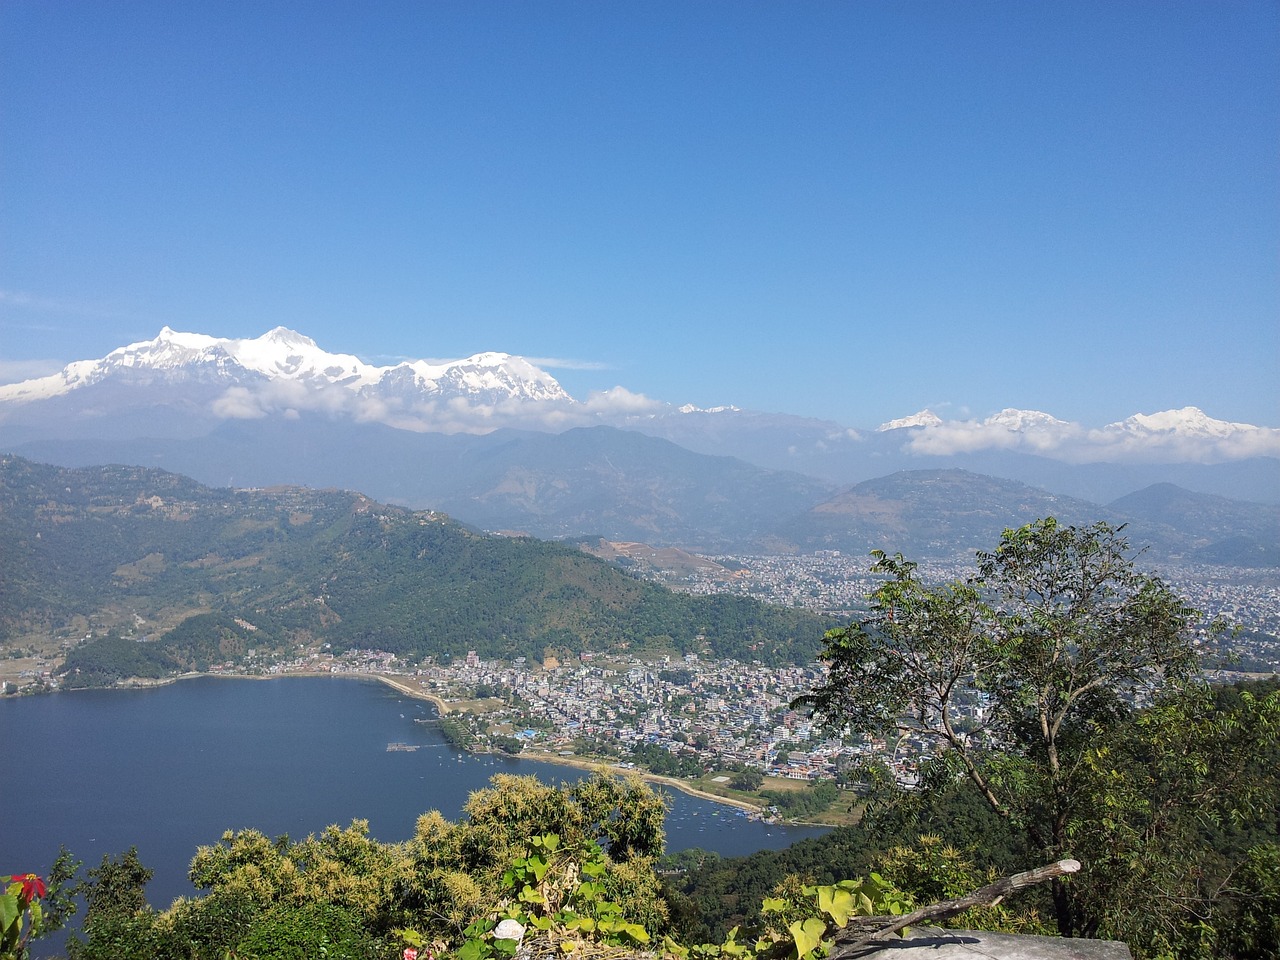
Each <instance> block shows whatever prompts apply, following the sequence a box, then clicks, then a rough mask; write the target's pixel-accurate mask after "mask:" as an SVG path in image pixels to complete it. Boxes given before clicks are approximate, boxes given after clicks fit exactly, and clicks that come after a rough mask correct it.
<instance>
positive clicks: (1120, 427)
mask: <svg viewBox="0 0 1280 960" xmlns="http://www.w3.org/2000/svg"><path fill="white" fill-rule="evenodd" d="M1105 429H1106V430H1113V431H1116V432H1120V433H1139V434H1143V433H1145V434H1166V435H1171V436H1178V437H1228V436H1231V435H1232V434H1235V433H1239V432H1240V431H1253V430H1258V429H1260V428H1259V427H1255V426H1252V425H1250V424H1247V423H1230V422H1228V421H1226V420H1215V419H1214V418H1213V417H1210V416H1209V415H1208V414H1206V413H1205V412H1204V411H1203V410H1201V409H1200V408H1199V407H1183V408H1181V409H1180V410H1164V411H1161V412H1160V413H1150V414H1147V413H1135V414H1134V415H1133V416H1132V417H1129V418H1127V419H1125V420H1121V421H1120V422H1118V423H1111V424H1108V425H1107V426H1106V428H1105Z"/></svg>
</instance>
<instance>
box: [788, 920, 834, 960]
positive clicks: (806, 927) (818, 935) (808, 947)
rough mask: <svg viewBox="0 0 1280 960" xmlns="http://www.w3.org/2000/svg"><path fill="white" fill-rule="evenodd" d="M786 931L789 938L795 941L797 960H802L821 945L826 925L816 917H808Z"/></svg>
mask: <svg viewBox="0 0 1280 960" xmlns="http://www.w3.org/2000/svg"><path fill="white" fill-rule="evenodd" d="M787 929H788V930H790V931H791V938H792V940H794V941H795V945H796V956H797V958H798V960H804V958H805V957H807V956H808V955H809V954H810V953H812V952H813V951H814V950H816V949H817V948H818V946H819V945H820V944H821V943H822V937H823V935H824V934H825V933H826V932H827V925H826V924H825V923H823V922H822V921H821V920H819V919H818V918H817V917H809V918H808V919H806V920H803V921H801V920H797V921H796V922H795V923H793V924H791V926H789V927H787Z"/></svg>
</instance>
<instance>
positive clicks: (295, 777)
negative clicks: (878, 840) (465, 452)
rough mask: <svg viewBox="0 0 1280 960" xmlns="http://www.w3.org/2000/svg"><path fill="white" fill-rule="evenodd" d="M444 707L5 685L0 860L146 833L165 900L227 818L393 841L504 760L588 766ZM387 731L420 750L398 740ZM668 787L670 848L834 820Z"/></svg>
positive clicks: (28, 862) (541, 772)
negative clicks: (754, 808) (525, 745)
mask: <svg viewBox="0 0 1280 960" xmlns="http://www.w3.org/2000/svg"><path fill="white" fill-rule="evenodd" d="M435 716H436V708H435V706H434V705H433V704H431V703H429V702H427V701H424V700H418V699H415V698H412V697H409V696H406V695H405V694H402V693H399V692H398V691H396V690H393V689H392V688H391V687H389V686H386V685H385V684H382V683H379V682H377V681H372V680H367V679H366V680H361V679H358V678H328V677H284V678H279V679H272V680H232V679H221V678H213V677H202V678H197V679H191V680H183V681H180V682H178V683H173V684H169V685H167V686H162V687H155V688H151V689H145V690H83V691H72V692H66V693H58V694H53V695H47V696H38V697H21V698H6V699H4V700H0V743H2V744H3V746H0V764H3V772H2V773H0V810H3V811H4V827H3V831H2V832H0V873H10V872H26V871H34V872H37V873H47V871H48V869H49V865H50V864H51V863H52V862H53V858H54V857H55V856H56V855H57V851H58V846H59V844H65V845H66V846H67V847H68V849H70V850H71V852H72V853H73V854H74V855H75V856H76V857H78V858H79V859H81V860H83V861H84V864H85V866H86V867H90V866H96V865H97V864H98V863H99V862H100V861H101V859H102V856H103V855H104V854H112V855H117V854H119V853H122V852H123V851H125V850H127V849H128V848H129V847H130V846H135V845H136V846H137V848H138V855H139V858H140V859H141V860H142V862H143V864H144V865H146V866H147V867H150V868H151V869H152V870H154V871H155V877H154V879H153V880H152V881H151V884H150V885H149V886H148V888H147V896H148V899H149V900H150V902H151V903H152V904H153V905H155V906H157V907H164V906H167V905H168V904H169V903H170V902H171V901H172V900H173V899H174V898H175V897H177V896H180V895H183V894H187V895H190V894H193V893H195V891H194V889H193V888H192V886H191V884H190V883H189V882H188V880H187V878H186V873H187V866H188V864H189V863H190V860H191V857H192V856H193V855H194V854H195V850H196V847H197V846H198V845H200V844H208V843H214V842H216V841H217V840H218V839H219V838H220V837H221V836H222V833H223V831H224V830H228V829H231V830H239V829H243V828H247V827H253V828H255V829H258V830H261V831H262V832H263V833H265V834H267V835H269V836H273V837H274V836H279V835H280V834H288V835H289V836H291V837H294V838H295V839H300V838H302V837H304V836H306V835H307V834H309V833H314V832H317V831H319V830H322V829H323V828H324V827H326V826H328V825H329V824H332V823H337V824H341V825H343V826H345V825H347V824H349V823H350V822H351V821H352V820H353V819H357V818H359V819H365V820H368V821H369V830H370V833H371V834H372V835H373V836H374V837H377V838H378V839H379V840H383V841H387V842H394V841H399V840H404V839H407V838H408V837H409V836H410V835H412V833H413V828H414V823H415V821H416V819H417V817H418V815H419V814H421V813H422V812H424V811H426V810H431V809H436V810H439V811H440V812H441V813H443V814H444V815H445V816H446V817H448V818H449V819H451V820H455V819H457V818H458V817H459V816H460V815H461V812H462V805H463V804H464V803H465V802H466V799H467V796H468V794H470V793H471V792H472V791H473V790H478V789H480V788H482V787H485V786H487V785H488V781H489V778H490V777H491V776H493V775H494V774H495V773H516V774H533V775H535V776H537V777H538V778H539V779H541V780H543V781H544V782H547V783H560V782H562V781H570V780H574V779H577V778H578V777H581V776H583V775H584V772H583V771H580V770H576V769H574V768H572V767H566V766H561V765H557V764H549V763H542V762H538V761H533V760H522V759H518V758H508V757H497V756H493V757H490V756H472V755H470V754H465V753H459V752H457V751H455V750H454V749H452V748H451V747H449V746H448V744H447V743H446V742H445V740H444V738H443V736H442V734H441V733H440V731H439V730H438V729H436V728H435V727H434V725H431V724H423V723H415V722H414V721H415V720H417V719H427V718H431V717H435ZM389 743H407V744H412V745H417V746H418V747H419V749H418V750H416V751H388V750H387V744H389ZM668 795H669V796H670V799H671V810H670V813H669V814H668V817H667V849H668V850H681V849H686V848H689V847H702V848H703V849H706V850H714V851H715V852H717V853H720V854H722V855H725V856H738V855H742V854H746V853H751V852H753V851H756V850H762V849H778V848H781V847H784V846H787V845H789V844H791V843H794V842H795V841H796V840H799V839H801V838H804V837H811V836H817V835H819V834H821V833H823V832H825V831H824V830H823V829H822V828H814V827H808V828H806V827H780V826H774V825H769V824H764V823H760V822H755V821H749V820H747V819H745V818H743V817H740V816H737V815H736V813H735V811H734V809H733V808H731V807H728V806H725V805H722V804H717V803H713V802H711V801H707V800H702V799H698V798H695V797H691V796H689V795H687V794H684V793H681V792H680V791H676V790H672V791H668Z"/></svg>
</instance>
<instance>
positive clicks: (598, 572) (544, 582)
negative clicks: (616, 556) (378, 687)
mask: <svg viewBox="0 0 1280 960" xmlns="http://www.w3.org/2000/svg"><path fill="white" fill-rule="evenodd" d="M0 537H2V538H3V542H4V543H5V544H6V550H5V551H4V552H3V554H2V555H0V582H3V583H4V585H5V589H4V590H3V591H0V636H7V637H13V636H21V635H23V634H24V633H26V632H27V631H31V630H37V631H40V632H42V633H46V634H50V633H51V634H55V635H62V636H67V637H78V636H79V635H80V633H82V632H83V631H84V630H85V629H86V627H88V628H92V629H95V630H97V631H99V632H100V631H101V630H103V629H104V628H106V627H115V628H116V629H118V630H120V631H121V632H125V633H133V632H135V631H137V632H138V634H139V639H149V640H151V641H156V642H160V641H163V644H162V646H160V647H157V648H155V649H156V650H160V651H161V652H162V653H163V656H161V654H160V653H157V654H155V655H154V656H152V655H151V652H150V651H151V649H152V648H151V645H150V644H144V645H142V647H140V648H139V647H136V645H135V648H136V649H142V648H146V650H147V651H148V654H147V657H148V660H149V661H154V662H150V663H149V667H148V668H149V669H152V668H154V669H192V668H197V669H204V668H205V667H207V665H208V664H209V663H211V662H220V661H221V660H222V659H227V658H230V657H232V656H234V655H239V654H243V653H244V652H245V650H246V649H247V648H249V647H261V648H264V649H265V648H274V649H286V648H291V645H294V644H297V643H300V642H316V641H320V640H323V641H325V642H329V643H332V644H333V646H334V647H335V648H336V649H345V648H350V647H368V646H377V647H378V648H379V649H383V650H387V651H390V652H394V653H400V654H406V655H410V656H415V657H416V656H421V655H435V656H445V657H450V656H458V655H460V654H462V653H465V652H466V651H467V650H468V649H475V650H477V651H478V652H480V653H481V655H483V656H489V657H511V656H514V655H516V654H522V655H527V656H531V657H538V658H540V657H541V656H542V653H543V651H544V650H545V649H547V648H553V649H563V650H567V651H575V652H576V651H581V650H583V649H594V650H601V651H608V650H614V649H620V648H622V647H625V646H628V645H629V646H631V647H635V648H638V647H640V646H645V645H655V646H656V647H659V648H666V649H669V650H674V651H678V652H688V651H701V650H705V651H706V652H709V653H713V654H715V655H718V656H735V657H737V658H739V659H747V660H750V659H778V658H781V659H783V660H788V659H792V658H795V659H797V660H798V661H803V660H806V659H807V658H808V657H810V656H812V654H813V652H814V651H815V650H816V647H817V643H818V639H819V638H820V637H821V635H822V630H823V629H824V623H825V621H823V620H822V619H821V618H819V617H816V616H814V615H812V614H809V613H805V612H803V611H792V610H782V609H779V608H773V607H767V606H765V605H762V604H760V603H757V602H755V601H749V600H744V599H741V598H727V597H721V598H695V597H688V596H684V595H680V594H673V593H671V592H670V591H667V590H665V589H664V588H661V587H658V586H657V585H655V584H651V583H647V582H644V581H641V580H637V579H635V578H633V577H630V576H628V575H626V574H624V573H622V572H621V571H619V570H618V569H616V568H615V567H613V566H611V565H609V564H607V563H605V562H603V561H600V560H597V559H596V558H594V557H590V556H588V555H587V554H585V553H584V552H583V551H581V550H578V549H575V548H573V547H570V546H567V545H560V544H553V543H548V542H544V541H538V540H529V539H513V538H505V537H491V536H483V535H480V534H477V533H475V532H472V531H468V530H467V529H465V528H464V527H462V526H461V525H459V524H457V523H456V522H454V521H452V520H450V519H449V518H448V517H445V516H444V515H441V514H435V513H423V512H415V511H410V510H406V509H404V508H399V507H394V506H387V505H385V504H380V503H378V502H376V501H374V500H371V499H369V498H368V497H364V496H362V495H360V494H356V493H347V492H340V491H317V490H307V489H301V488H279V489H275V490H257V491H245V490H228V489H214V488H210V487H205V486H203V485H201V484H197V483H195V482H194V481H191V480H189V479H187V478H185V477H181V476H178V475H175V474H171V473H167V472H165V471H158V470H149V469H144V468H138V467H94V468H84V469H77V470H69V469H64V468H59V467H52V466H46V465H43V464H36V463H32V462H31V461H27V460H24V459H22V458H19V457H11V456H10V457H2V458H0ZM136 649H135V652H136ZM118 652H119V651H116V652H115V653H113V654H112V655H113V656H115V655H116V654H118ZM134 659H136V658H134Z"/></svg>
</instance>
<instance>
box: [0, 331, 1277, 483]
mask: <svg viewBox="0 0 1280 960" xmlns="http://www.w3.org/2000/svg"><path fill="white" fill-rule="evenodd" d="M558 362H559V363H561V364H562V365H567V364H568V363H569V362H568V361H558ZM95 389H96V393H95ZM107 389H111V398H112V402H114V403H120V402H122V401H121V400H120V397H121V396H128V397H132V398H133V401H132V402H133V403H134V404H135V405H140V404H143V403H148V404H155V405H159V406H163V405H166V404H168V405H178V404H182V403H185V404H186V405H187V406H188V407H191V408H193V409H197V408H198V410H199V411H200V412H201V414H202V415H207V416H210V417H212V418H215V419H219V420H261V419H264V418H270V417H280V418H285V419H297V418H300V417H302V416H304V415H314V414H321V415H324V416H328V417H333V418H343V419H349V420H353V421H355V422H357V423H379V424H384V425H386V426H390V427H393V428H396V429H401V430H410V431H415V432H420V433H427V432H432V433H486V432H489V431H492V430H495V429H497V428H500V427H515V428H524V429H531V430H539V431H553V432H555V431H561V430H567V429H570V428H572V427H577V426H592V425H602V424H604V425H611V426H620V427H630V428H632V429H640V430H645V429H646V425H648V426H654V425H655V424H660V423H667V424H671V423H674V422H676V421H678V420H680V419H682V418H683V419H688V418H691V417H695V416H696V417H697V418H700V419H701V420H702V421H703V423H704V427H703V429H714V428H715V425H716V424H717V423H720V422H722V423H723V425H724V428H725V429H726V430H728V429H734V428H735V427H734V425H735V424H736V425H737V426H738V427H745V426H746V425H747V424H748V423H750V424H759V423H760V421H761V417H762V416H765V417H767V418H768V419H769V422H770V424H771V426H772V427H773V428H775V429H785V428H786V427H787V425H788V423H790V424H792V425H793V426H795V427H796V428H797V429H799V428H800V427H801V426H803V427H805V428H807V429H808V430H810V432H811V431H812V427H813V425H814V424H815V421H812V420H805V419H803V418H799V417H793V418H789V417H787V416H785V415H761V414H759V413H750V412H747V411H741V410H737V409H735V408H732V407H716V408H712V409H698V408H695V407H692V406H689V405H685V406H676V405H675V404H673V403H667V402H664V401H659V400H654V399H652V398H650V397H647V396H645V395H643V394H640V393H634V392H632V391H630V390H627V389H626V388H625V387H622V386H616V387H614V388H612V389H610V390H606V391H600V392H594V393H592V394H590V395H589V396H588V397H586V398H585V399H582V400H579V399H576V398H574V397H572V396H570V395H569V394H568V393H567V392H566V391H565V390H564V389H563V387H561V385H560V384H559V382H557V381H556V379H555V378H554V377H552V376H551V375H550V374H549V373H547V372H546V371H545V370H544V369H542V368H541V367H540V366H538V365H537V364H536V363H534V362H533V361H532V360H530V359H527V358H523V357H518V356H513V355H511V354H506V353H481V354H476V355H475V356H471V357H467V358H465V359H461V360H453V361H427V360H406V361H403V362H400V363H396V364H394V365H390V366H376V365H372V364H367V363H365V362H363V361H361V360H360V359H359V358H357V357H355V356H352V355H349V354H332V353H328V352H326V351H324V350H323V349H321V348H320V347H319V346H317V345H316V343H315V342H314V341H313V340H311V339H310V338H308V337H305V336H303V335H302V334H299V333H297V332H295V331H292V330H288V329H286V328H284V327H277V328H276V329H274V330H271V331H269V332H268V333H266V334H264V335H263V336H261V337H258V338H255V339H242V340H233V339H219V338H216V337H212V336H208V335H205V334H198V333H181V332H177V331H174V330H171V329H169V328H168V327H165V328H164V329H163V330H161V332H160V334H159V335H158V336H157V337H156V338H155V339H154V340H147V341H140V342H138V343H133V344H129V345H128V346H124V347H120V348H118V349H116V350H113V351H112V352H111V353H110V354H108V355H107V356H106V357H103V358H101V359H99V360H82V361H77V362H75V363H71V364H69V365H67V366H66V367H64V368H63V369H62V370H61V371H60V372H58V373H55V374H53V375H51V376H46V377H40V378H36V379H31V380H25V381H23V382H20V383H15V384H9V385H4V386H0V429H3V427H4V424H5V423H6V421H14V420H15V419H16V418H18V417H21V418H23V419H30V418H31V417H38V411H39V409H40V408H41V407H42V406H45V405H55V404H61V405H63V406H65V405H67V404H74V401H75V398H76V397H77V396H79V397H83V398H84V401H85V405H86V406H87V407H88V406H95V405H96V412H97V415H99V416H110V411H111V408H110V404H109V403H107V402H106V401H105V400H99V399H95V400H92V401H91V400H90V398H91V397H95V398H96V397H98V396H99V395H104V391H106V390H107ZM51 402H52V403H51ZM706 424H710V425H711V426H709V427H708V426H706ZM825 428H826V436H827V437H829V438H830V442H834V443H841V444H855V445H857V444H875V445H880V444H889V445H891V446H892V447H894V448H895V449H898V450H901V451H904V452H907V453H910V454H917V455H920V456H922V457H928V456H934V457H946V456H953V455H958V454H970V453H978V452H983V451H1011V452H1017V453H1023V454H1031V455H1036V456H1041V457H1046V458H1050V459H1055V460H1061V461H1065V462H1068V463H1092V462H1103V461H1105V462H1113V463H1201V464H1208V463H1222V462H1228V461H1235V460H1244V459H1249V458H1253V457H1280V429H1275V428H1270V427H1260V426H1254V425H1251V424H1242V423H1229V422H1226V421H1222V420H1215V419H1213V418H1212V417H1210V416H1208V415H1207V414H1205V413H1204V412H1203V411H1201V410H1199V409H1197V408H1195V407H1185V408H1183V409H1180V410H1168V411H1162V412H1158V413H1152V414H1143V413H1138V414H1135V415H1133V416H1131V417H1129V418H1127V419H1125V420H1122V421H1120V422H1118V423H1112V424H1107V425H1105V426H1102V427H1087V426H1085V425H1082V424H1079V423H1071V422H1068V421H1064V420H1059V419H1057V418H1055V417H1053V416H1051V415H1049V414H1047V413H1042V412H1039V411H1030V410H1017V409H1006V410H1002V411H1000V412H999V413H996V414H993V415H991V416H989V417H986V418H984V419H960V420H945V419H943V418H942V417H940V416H938V415H936V414H934V413H932V412H931V411H928V410H924V411H921V412H919V413H917V414H914V415H912V416H908V417H904V418H902V419H898V420H893V421H890V422H888V423H885V424H882V425H880V427H879V428H877V429H876V430H875V431H869V432H861V431H859V430H856V429H849V428H847V427H841V426H838V425H835V424H826V425H825Z"/></svg>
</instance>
